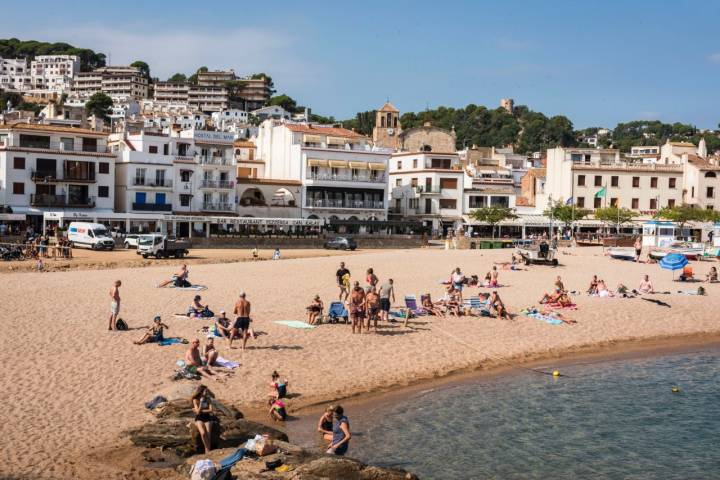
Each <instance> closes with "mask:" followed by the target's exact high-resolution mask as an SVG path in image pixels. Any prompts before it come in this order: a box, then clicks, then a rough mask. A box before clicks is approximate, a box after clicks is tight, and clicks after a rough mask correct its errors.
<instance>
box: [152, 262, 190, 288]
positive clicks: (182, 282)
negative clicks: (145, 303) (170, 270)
mask: <svg viewBox="0 0 720 480" xmlns="http://www.w3.org/2000/svg"><path fill="white" fill-rule="evenodd" d="M189 274H190V272H189V271H188V268H187V265H183V266H182V267H180V271H179V272H177V273H176V274H175V275H173V276H172V278H170V280H165V281H164V282H161V283H160V284H158V288H163V287H165V286H167V285H170V284H171V283H172V284H173V285H175V286H176V287H190V286H192V285H191V284H190V282H188V275H189Z"/></svg>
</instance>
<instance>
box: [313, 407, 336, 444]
mask: <svg viewBox="0 0 720 480" xmlns="http://www.w3.org/2000/svg"><path fill="white" fill-rule="evenodd" d="M334 414H335V407H333V406H332V405H331V406H329V407H327V408H326V409H325V411H324V412H323V414H322V415H321V416H320V419H319V420H318V424H317V431H318V432H320V433H321V434H322V437H323V439H324V440H327V441H328V442H332V435H333V416H334Z"/></svg>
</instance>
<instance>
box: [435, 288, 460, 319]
mask: <svg viewBox="0 0 720 480" xmlns="http://www.w3.org/2000/svg"><path fill="white" fill-rule="evenodd" d="M440 303H441V305H443V306H444V307H445V313H449V314H451V315H457V316H459V315H460V298H459V292H458V291H457V290H455V287H454V286H452V285H448V287H447V289H446V291H445V297H444V298H443V299H442V300H441V301H440Z"/></svg>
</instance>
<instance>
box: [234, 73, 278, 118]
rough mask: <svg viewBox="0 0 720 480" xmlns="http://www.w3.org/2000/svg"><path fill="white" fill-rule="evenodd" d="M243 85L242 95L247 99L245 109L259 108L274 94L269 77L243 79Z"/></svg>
mask: <svg viewBox="0 0 720 480" xmlns="http://www.w3.org/2000/svg"><path fill="white" fill-rule="evenodd" d="M241 80H242V82H243V86H242V88H241V89H240V97H241V98H242V99H243V100H244V101H245V105H244V108H245V110H257V109H259V108H262V107H263V106H264V105H265V104H267V102H268V100H270V97H271V96H272V89H271V88H270V84H269V82H268V80H267V78H265V77H263V78H250V77H245V78H242V79H241Z"/></svg>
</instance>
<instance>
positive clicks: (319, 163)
mask: <svg viewBox="0 0 720 480" xmlns="http://www.w3.org/2000/svg"><path fill="white" fill-rule="evenodd" d="M308 165H309V166H311V167H327V166H328V161H327V160H320V159H319V158H309V159H308Z"/></svg>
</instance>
